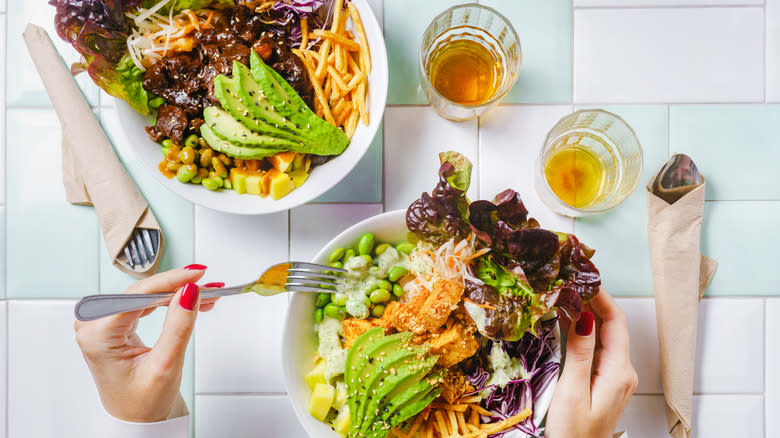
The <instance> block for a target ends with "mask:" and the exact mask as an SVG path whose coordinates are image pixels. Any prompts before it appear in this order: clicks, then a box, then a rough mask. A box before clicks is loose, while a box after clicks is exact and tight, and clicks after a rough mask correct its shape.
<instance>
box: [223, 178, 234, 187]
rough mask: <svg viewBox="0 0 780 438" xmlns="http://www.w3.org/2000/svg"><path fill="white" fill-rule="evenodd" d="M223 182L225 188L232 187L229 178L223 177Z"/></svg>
mask: <svg viewBox="0 0 780 438" xmlns="http://www.w3.org/2000/svg"><path fill="white" fill-rule="evenodd" d="M224 183H225V188H226V189H232V188H233V183H232V182H230V178H225V181H224Z"/></svg>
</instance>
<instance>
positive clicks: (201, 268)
mask: <svg viewBox="0 0 780 438" xmlns="http://www.w3.org/2000/svg"><path fill="white" fill-rule="evenodd" d="M206 268H208V266H206V265H199V264H197V263H193V264H191V265H187V266H185V267H184V269H189V270H190V271H205V270H206Z"/></svg>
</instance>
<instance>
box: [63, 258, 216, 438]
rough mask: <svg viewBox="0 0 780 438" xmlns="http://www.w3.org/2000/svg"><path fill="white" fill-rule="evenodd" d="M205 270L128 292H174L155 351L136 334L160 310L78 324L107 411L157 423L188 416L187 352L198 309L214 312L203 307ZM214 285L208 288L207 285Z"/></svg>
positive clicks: (147, 282) (177, 273)
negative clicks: (182, 390)
mask: <svg viewBox="0 0 780 438" xmlns="http://www.w3.org/2000/svg"><path fill="white" fill-rule="evenodd" d="M205 269H206V267H205V266H202V265H190V266H188V267H187V268H184V269H174V270H172V271H168V272H164V273H161V274H157V275H154V276H152V277H149V278H147V279H144V280H141V281H138V282H136V283H135V284H133V285H132V286H130V287H129V288H128V289H127V290H126V291H125V293H136V294H137V293H141V294H148V293H155V292H173V291H176V295H175V296H174V297H173V299H172V300H171V303H170V305H169V306H168V313H167V315H166V317H165V325H164V326H163V330H162V334H161V335H160V338H159V339H158V340H157V343H156V344H155V345H154V347H152V348H149V347H147V346H145V345H144V343H143V342H142V341H141V338H139V337H138V334H136V332H135V329H136V327H137V326H138V319H139V318H141V317H143V316H146V315H148V314H150V313H151V312H152V311H153V310H154V309H146V310H138V311H134V312H128V313H123V314H120V315H114V316H109V317H106V318H102V319H98V320H95V321H89V322H80V321H76V325H75V328H76V340H77V341H78V344H79V347H81V352H82V353H83V355H84V358H85V359H86V361H87V365H88V366H89V370H90V371H91V372H92V377H93V378H94V379H95V384H96V385H97V388H98V392H99V393H100V400H101V401H102V402H103V407H104V408H105V409H106V411H107V412H108V413H109V414H111V415H112V416H114V417H116V418H118V419H120V420H125V421H130V422H136V423H151V422H157V421H162V420H165V419H169V418H176V417H180V416H183V415H187V414H188V411H187V405H186V404H185V403H184V399H182V397H181V395H180V394H179V384H180V383H181V375H182V366H183V364H184V352H185V350H186V348H187V343H188V341H189V339H190V335H191V334H192V328H193V326H194V324H195V318H196V317H197V314H198V310H201V311H206V310H210V309H211V308H212V307H214V300H210V302H204V303H201V302H200V293H199V288H198V285H196V284H195V282H196V281H198V280H199V279H200V278H201V277H202V276H203V274H204V272H205V271H204V270H205ZM206 286H208V285H206Z"/></svg>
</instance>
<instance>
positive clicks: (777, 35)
mask: <svg viewBox="0 0 780 438" xmlns="http://www.w3.org/2000/svg"><path fill="white" fill-rule="evenodd" d="M766 100H767V102H780V0H766Z"/></svg>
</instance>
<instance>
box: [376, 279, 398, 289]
mask: <svg viewBox="0 0 780 438" xmlns="http://www.w3.org/2000/svg"><path fill="white" fill-rule="evenodd" d="M374 289H387V290H391V289H393V283H390V282H389V281H387V280H377V281H376V287H375V288H374Z"/></svg>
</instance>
